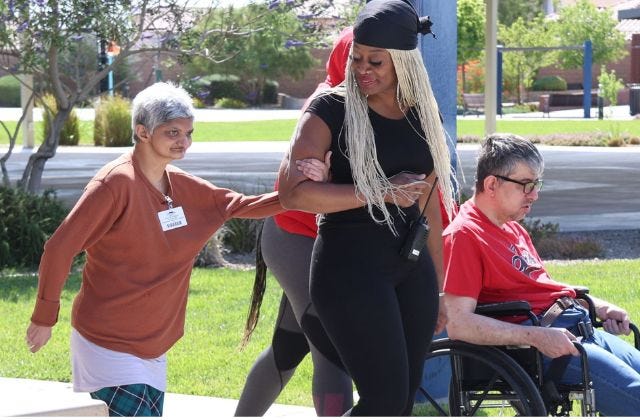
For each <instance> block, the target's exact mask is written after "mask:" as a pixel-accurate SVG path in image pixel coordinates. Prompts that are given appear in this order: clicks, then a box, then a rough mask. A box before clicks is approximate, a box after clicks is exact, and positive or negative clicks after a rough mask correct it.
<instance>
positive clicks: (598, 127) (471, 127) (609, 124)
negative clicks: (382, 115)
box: [0, 118, 640, 145]
mask: <svg viewBox="0 0 640 420" xmlns="http://www.w3.org/2000/svg"><path fill="white" fill-rule="evenodd" d="M296 122H297V120H269V121H245V122H197V121H196V123H195V131H194V135H193V140H194V141H196V142H205V141H267V140H282V141H288V140H289V138H290V137H291V134H292V133H293V130H294V128H295V125H296ZM41 125H42V122H36V123H35V133H36V134H35V136H36V144H40V143H41V142H42V128H41ZM7 126H8V127H9V129H10V130H13V129H15V122H8V123H7ZM497 130H498V131H500V132H511V133H515V134H520V135H522V136H529V135H545V134H572V133H597V132H603V133H613V134H619V133H625V132H626V133H629V134H631V135H635V136H640V124H638V122H637V121H633V120H624V121H614V120H596V119H589V120H582V119H573V120H552V121H551V120H546V119H540V120H539V121H517V120H507V119H499V120H498V121H497ZM467 135H475V136H480V137H482V136H483V135H484V122H483V120H481V119H478V120H474V119H472V118H471V119H460V120H458V136H467ZM8 143H9V137H8V136H7V134H6V133H5V132H4V130H0V145H7V144H8ZM18 144H22V136H21V135H20V136H19V137H18ZM80 144H81V145H93V122H92V121H81V122H80Z"/></svg>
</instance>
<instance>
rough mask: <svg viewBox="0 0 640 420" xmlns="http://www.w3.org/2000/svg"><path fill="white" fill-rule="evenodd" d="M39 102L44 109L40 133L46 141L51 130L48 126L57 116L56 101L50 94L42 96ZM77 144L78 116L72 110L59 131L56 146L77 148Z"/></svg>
mask: <svg viewBox="0 0 640 420" xmlns="http://www.w3.org/2000/svg"><path fill="white" fill-rule="evenodd" d="M41 101H42V103H41V105H42V107H43V108H44V109H43V113H44V114H43V115H44V117H43V118H44V124H43V125H42V127H43V128H42V130H43V131H42V133H43V138H44V139H46V138H47V137H48V136H49V131H50V129H51V127H50V124H51V122H53V120H54V118H55V117H56V115H57V114H58V106H57V104H56V99H55V98H54V97H53V95H50V94H47V95H44V96H43V97H42V99H41ZM79 142H80V120H79V119H78V114H76V111H75V110H74V109H72V110H71V113H70V114H69V116H68V117H67V120H66V121H65V122H64V125H63V126H62V130H60V139H59V141H58V144H59V145H60V146H77V145H78V143H79Z"/></svg>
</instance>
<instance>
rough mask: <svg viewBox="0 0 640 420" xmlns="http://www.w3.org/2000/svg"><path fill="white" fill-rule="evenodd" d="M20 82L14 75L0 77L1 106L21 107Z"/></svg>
mask: <svg viewBox="0 0 640 420" xmlns="http://www.w3.org/2000/svg"><path fill="white" fill-rule="evenodd" d="M20 105H21V104H20V82H19V81H18V79H16V78H15V77H13V76H3V77H0V107H10V108H18V107H20Z"/></svg>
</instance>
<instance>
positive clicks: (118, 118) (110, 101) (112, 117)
mask: <svg viewBox="0 0 640 420" xmlns="http://www.w3.org/2000/svg"><path fill="white" fill-rule="evenodd" d="M132 138H133V131H132V129H131V103H130V102H129V100H128V99H125V98H123V97H122V96H120V95H115V96H103V97H101V98H100V103H99V104H98V105H97V106H96V116H95V119H94V122H93V143H94V144H95V145H96V146H106V147H122V146H131V142H132Z"/></svg>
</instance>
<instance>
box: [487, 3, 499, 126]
mask: <svg viewBox="0 0 640 420" xmlns="http://www.w3.org/2000/svg"><path fill="white" fill-rule="evenodd" d="M486 13H487V26H486V31H485V32H486V45H485V51H486V64H485V71H484V115H485V119H484V133H485V135H489V134H493V133H495V132H496V109H497V99H496V96H497V95H496V92H497V86H498V51H497V46H498V0H487V12H486Z"/></svg>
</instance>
